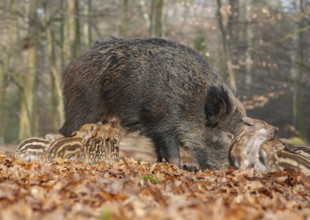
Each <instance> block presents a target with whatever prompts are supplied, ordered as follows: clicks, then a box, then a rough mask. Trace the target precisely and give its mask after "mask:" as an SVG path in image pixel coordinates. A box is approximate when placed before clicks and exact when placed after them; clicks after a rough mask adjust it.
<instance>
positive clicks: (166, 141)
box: [147, 131, 181, 167]
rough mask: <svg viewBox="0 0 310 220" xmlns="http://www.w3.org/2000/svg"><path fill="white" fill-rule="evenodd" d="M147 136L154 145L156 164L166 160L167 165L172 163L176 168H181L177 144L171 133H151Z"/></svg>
mask: <svg viewBox="0 0 310 220" xmlns="http://www.w3.org/2000/svg"><path fill="white" fill-rule="evenodd" d="M147 136H148V137H150V138H151V139H152V141H153V142H154V144H155V149H156V153H157V161H158V162H162V161H163V160H166V161H167V162H169V163H174V164H176V165H177V166H178V167H181V164H180V148H179V142H178V139H177V138H176V136H175V135H174V134H173V133H172V132H154V131H153V132H151V133H149V134H148V135H147Z"/></svg>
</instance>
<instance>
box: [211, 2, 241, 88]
mask: <svg viewBox="0 0 310 220" xmlns="http://www.w3.org/2000/svg"><path fill="white" fill-rule="evenodd" d="M216 14H217V20H218V25H219V28H220V32H221V36H222V45H223V56H224V59H223V60H224V62H223V65H224V68H223V72H224V79H225V80H227V81H228V82H229V84H230V86H231V87H232V89H233V90H237V83H236V80H235V74H234V71H233V64H232V57H231V50H230V44H229V38H230V37H231V34H232V33H231V30H232V27H231V26H232V22H231V21H230V20H231V19H232V13H231V11H229V9H228V8H226V10H224V8H223V7H222V1H221V0H217V12H216ZM224 14H225V15H226V17H227V19H226V20H227V21H226V22H225V21H224V16H223V15H224Z"/></svg>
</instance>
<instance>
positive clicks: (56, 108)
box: [44, 2, 64, 129]
mask: <svg viewBox="0 0 310 220" xmlns="http://www.w3.org/2000/svg"><path fill="white" fill-rule="evenodd" d="M44 10H45V15H46V22H45V24H46V37H47V57H48V60H49V65H48V66H49V67H50V73H51V90H52V100H51V101H52V102H51V103H52V121H53V128H54V129H58V128H59V127H60V126H61V124H62V123H63V122H64V116H63V101H62V93H61V85H60V76H59V75H60V74H59V70H58V68H57V65H56V57H55V49H54V44H53V42H54V41H53V40H54V38H53V32H52V29H51V24H52V23H51V22H49V21H50V20H51V17H50V11H49V8H48V3H47V2H46V3H45V4H44Z"/></svg>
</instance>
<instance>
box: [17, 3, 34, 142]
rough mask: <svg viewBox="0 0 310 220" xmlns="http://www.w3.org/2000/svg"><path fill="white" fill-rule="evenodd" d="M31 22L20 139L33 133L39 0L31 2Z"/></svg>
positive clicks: (29, 24) (22, 99)
mask: <svg viewBox="0 0 310 220" xmlns="http://www.w3.org/2000/svg"><path fill="white" fill-rule="evenodd" d="M28 18H29V23H28V30H29V31H28V36H29V37H28V38H27V39H26V41H28V42H27V47H26V48H25V50H26V54H27V72H26V74H25V75H24V78H23V85H22V90H23V91H22V98H21V107H20V122H19V133H18V134H19V136H18V137H19V140H22V139H24V138H26V137H29V136H30V135H31V134H32V133H33V130H32V129H33V126H32V125H33V123H34V121H33V102H34V89H35V78H36V73H37V69H36V66H37V42H38V37H39V34H38V32H37V28H38V25H37V24H36V22H37V20H38V19H37V1H31V2H30V3H29V16H28Z"/></svg>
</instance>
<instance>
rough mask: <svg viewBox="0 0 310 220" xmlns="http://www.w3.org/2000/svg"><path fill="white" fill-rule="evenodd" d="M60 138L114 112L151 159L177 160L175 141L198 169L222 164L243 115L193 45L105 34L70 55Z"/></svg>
mask: <svg viewBox="0 0 310 220" xmlns="http://www.w3.org/2000/svg"><path fill="white" fill-rule="evenodd" d="M62 82H63V98H64V108H65V123H64V125H63V126H62V128H61V129H60V133H61V134H63V135H65V136H68V135H70V134H71V133H72V132H73V131H74V130H78V129H79V128H80V127H81V126H82V125H83V124H85V123H96V122H98V121H101V120H103V121H108V120H109V118H112V117H116V118H118V119H119V120H120V125H121V126H122V127H123V128H125V130H127V131H128V132H135V131H139V132H141V134H143V135H145V136H147V137H149V138H150V139H151V140H152V141H153V143H154V145H155V148H156V153H157V159H158V161H162V160H163V159H165V160H167V161H169V162H174V163H175V164H177V165H178V166H180V149H179V147H180V146H182V147H184V148H185V149H187V150H188V151H190V152H191V153H192V154H193V156H194V157H195V158H196V159H197V161H198V163H199V165H200V168H201V169H205V168H211V169H216V168H221V167H223V164H228V151H229V147H230V146H229V145H230V143H225V142H224V141H222V136H223V135H222V134H225V132H229V133H232V134H234V135H235V134H236V133H237V132H238V129H239V128H240V127H241V126H242V125H243V123H244V122H243V117H245V115H246V113H245V110H244V107H243V106H242V104H241V102H240V101H239V100H238V99H237V98H236V97H235V96H234V94H233V92H232V91H231V90H230V89H229V88H228V87H227V86H226V85H225V84H224V82H223V81H222V80H221V79H220V77H219V76H218V74H217V73H216V72H215V71H214V70H213V68H212V67H211V65H210V64H209V63H208V62H207V61H206V60H205V59H203V58H202V57H201V56H200V55H199V54H198V53H197V52H195V51H194V50H192V49H190V48H188V47H186V46H183V45H180V44H178V43H175V42H172V41H167V40H162V39H133V40H121V39H111V40H108V41H102V42H96V43H95V44H94V46H93V47H92V48H91V49H90V50H88V51H86V52H85V53H83V54H82V55H81V56H79V57H78V58H76V59H75V60H73V61H72V62H71V63H70V64H69V65H68V66H67V68H66V69H65V71H64V73H63V75H62Z"/></svg>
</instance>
